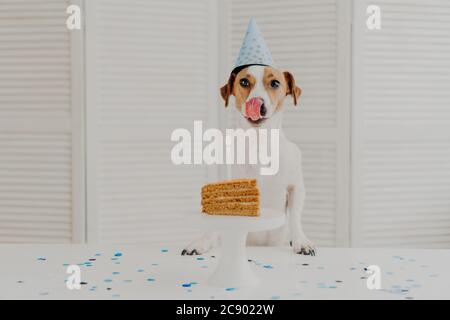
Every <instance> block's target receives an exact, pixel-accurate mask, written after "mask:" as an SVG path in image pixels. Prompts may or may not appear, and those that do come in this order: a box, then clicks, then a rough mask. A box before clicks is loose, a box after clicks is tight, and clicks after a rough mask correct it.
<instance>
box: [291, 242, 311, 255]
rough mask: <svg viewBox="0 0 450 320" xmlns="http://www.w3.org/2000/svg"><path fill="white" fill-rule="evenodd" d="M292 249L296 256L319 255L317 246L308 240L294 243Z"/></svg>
mask: <svg viewBox="0 0 450 320" xmlns="http://www.w3.org/2000/svg"><path fill="white" fill-rule="evenodd" d="M292 249H293V250H294V252H295V253H296V254H302V255H304V256H315V255H316V253H317V249H316V246H315V245H314V243H312V242H311V241H309V240H308V239H307V238H301V239H297V240H295V241H292Z"/></svg>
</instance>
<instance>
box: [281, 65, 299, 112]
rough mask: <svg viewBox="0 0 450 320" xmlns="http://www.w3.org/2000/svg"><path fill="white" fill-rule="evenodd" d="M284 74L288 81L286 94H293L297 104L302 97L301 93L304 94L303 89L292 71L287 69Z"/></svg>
mask: <svg viewBox="0 0 450 320" xmlns="http://www.w3.org/2000/svg"><path fill="white" fill-rule="evenodd" d="M283 74H284V78H285V79H286V83H287V88H286V95H291V96H292V98H294V105H297V101H298V98H300V95H301V94H302V89H300V88H299V87H297V84H296V83H295V79H294V76H293V75H292V74H291V73H290V72H288V71H285V72H283Z"/></svg>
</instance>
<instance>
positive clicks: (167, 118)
mask: <svg viewBox="0 0 450 320" xmlns="http://www.w3.org/2000/svg"><path fill="white" fill-rule="evenodd" d="M87 6H88V7H87V14H88V16H87V29H88V33H87V81H88V82H87V104H88V107H87V120H88V161H87V164H88V167H87V170H88V193H87V196H88V216H89V221H88V229H89V230H88V233H89V240H90V241H98V242H104V243H135V242H145V243H155V244H186V242H188V241H191V240H193V238H194V237H195V234H196V233H198V231H195V230H194V229H193V228H191V227H189V225H187V224H186V221H185V220H184V217H185V216H186V214H187V213H189V212H192V213H193V212H198V210H200V190H201V186H202V184H203V183H205V182H206V180H207V178H208V171H209V169H210V168H206V167H204V166H180V167H177V166H175V165H173V164H172V161H171V158H170V156H171V148H172V147H173V146H174V145H175V143H173V142H171V141H170V137H171V133H172V131H173V130H175V129H177V128H186V129H189V130H190V131H192V130H193V121H194V120H203V121H205V127H206V126H207V125H211V126H213V125H215V123H214V121H213V118H214V117H213V116H211V115H210V110H215V108H214V107H215V104H216V101H217V93H216V92H214V93H213V92H212V88H215V87H216V83H217V81H216V80H215V77H216V73H215V64H216V60H217V59H216V58H215V57H216V56H217V50H216V49H215V45H214V43H215V41H217V36H216V31H215V30H217V27H216V23H217V19H216V16H217V10H216V8H215V7H214V4H213V2H212V1H209V0H192V1H185V0H174V1H165V0H164V1H163V0H160V1H153V0H152V1H142V0H131V1H128V0H127V1H125V0H97V1H89V2H88V3H87ZM209 39H212V40H211V41H210V40H209ZM208 120H212V121H209V122H208Z"/></svg>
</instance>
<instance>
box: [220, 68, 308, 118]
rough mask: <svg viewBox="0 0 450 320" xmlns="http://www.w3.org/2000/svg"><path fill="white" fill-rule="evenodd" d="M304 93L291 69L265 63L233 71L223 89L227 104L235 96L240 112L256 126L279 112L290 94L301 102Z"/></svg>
mask: <svg viewBox="0 0 450 320" xmlns="http://www.w3.org/2000/svg"><path fill="white" fill-rule="evenodd" d="M301 92H302V91H301V89H300V88H299V87H297V85H296V83H295V80H294V77H293V76H292V74H291V73H290V72H281V71H279V70H277V69H275V68H273V67H269V66H261V65H252V66H248V67H244V68H242V69H240V70H237V71H235V72H233V73H231V75H230V78H229V80H228V82H227V84H225V85H224V86H223V87H222V88H221V89H220V93H221V95H222V98H223V99H224V100H225V106H228V104H229V99H230V96H234V97H235V101H236V108H237V109H238V111H239V112H240V113H241V114H242V116H243V117H244V118H245V119H247V121H248V122H249V123H250V124H251V125H252V126H255V127H258V126H260V125H261V124H262V123H264V122H265V121H267V120H268V119H270V118H271V117H272V116H273V115H274V114H276V113H277V112H279V111H280V110H281V108H282V106H283V102H284V99H285V98H286V96H288V95H291V96H292V98H293V99H294V105H297V104H298V102H299V97H300V94H301Z"/></svg>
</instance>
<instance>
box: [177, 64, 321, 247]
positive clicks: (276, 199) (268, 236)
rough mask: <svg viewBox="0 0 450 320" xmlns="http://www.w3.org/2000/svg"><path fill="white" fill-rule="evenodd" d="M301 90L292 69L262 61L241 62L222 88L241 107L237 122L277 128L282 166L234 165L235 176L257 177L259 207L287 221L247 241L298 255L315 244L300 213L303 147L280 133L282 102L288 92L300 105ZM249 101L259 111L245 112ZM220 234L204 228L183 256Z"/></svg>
mask: <svg viewBox="0 0 450 320" xmlns="http://www.w3.org/2000/svg"><path fill="white" fill-rule="evenodd" d="M301 92H302V91H301V89H300V88H299V87H298V86H297V84H296V81H295V79H294V77H293V75H292V74H291V73H290V72H281V71H279V70H277V69H275V68H274V67H270V66H264V65H250V66H243V67H241V68H239V69H237V70H234V71H233V72H232V73H231V75H230V77H229V79H228V82H227V83H226V84H225V85H224V86H223V87H222V88H221V89H220V93H221V96H222V98H223V100H224V102H225V107H227V106H228V105H229V103H230V97H232V96H233V97H234V100H235V107H236V110H237V111H238V112H239V115H238V117H237V126H238V128H241V129H244V130H246V129H249V128H256V129H257V130H258V129H259V128H264V129H280V143H279V145H280V148H279V152H280V167H279V171H278V173H277V174H276V175H274V176H260V174H259V169H258V168H257V167H256V166H255V165H241V166H233V168H232V176H233V177H234V178H257V179H258V185H259V188H260V198H261V207H262V208H270V209H274V210H277V211H278V212H284V213H286V215H287V220H286V221H287V223H286V224H285V225H284V226H283V227H281V228H279V229H276V230H272V231H266V232H257V233H249V235H248V238H247V245H250V246H279V245H289V244H290V245H291V246H292V248H293V251H294V252H295V253H296V254H302V255H311V256H315V255H316V251H317V250H316V247H315V245H314V244H313V242H311V241H310V240H309V239H308V238H307V237H306V235H305V233H304V232H303V228H302V222H301V215H302V211H303V206H304V203H305V196H306V192H305V185H304V181H303V173H302V160H301V159H302V156H301V151H300V149H299V148H298V147H297V145H295V144H294V143H292V142H290V141H289V140H288V139H287V138H286V136H285V135H284V133H283V131H282V130H281V129H282V127H281V126H282V114H283V103H284V100H285V98H286V97H287V96H292V98H293V100H294V105H298V103H299V99H300V95H301ZM249 105H251V106H252V108H253V109H254V108H258V110H257V111H258V112H259V116H258V117H253V115H250V114H248V113H249V110H250V109H249V107H248V106H249ZM219 243H220V236H219V234H217V233H215V232H214V233H208V234H205V235H204V236H202V237H201V238H200V239H198V240H196V241H194V242H192V243H191V244H189V245H188V246H187V247H186V248H185V249H184V250H183V251H182V255H200V254H204V253H206V252H207V251H209V250H210V249H211V248H213V247H215V246H217V245H219Z"/></svg>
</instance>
